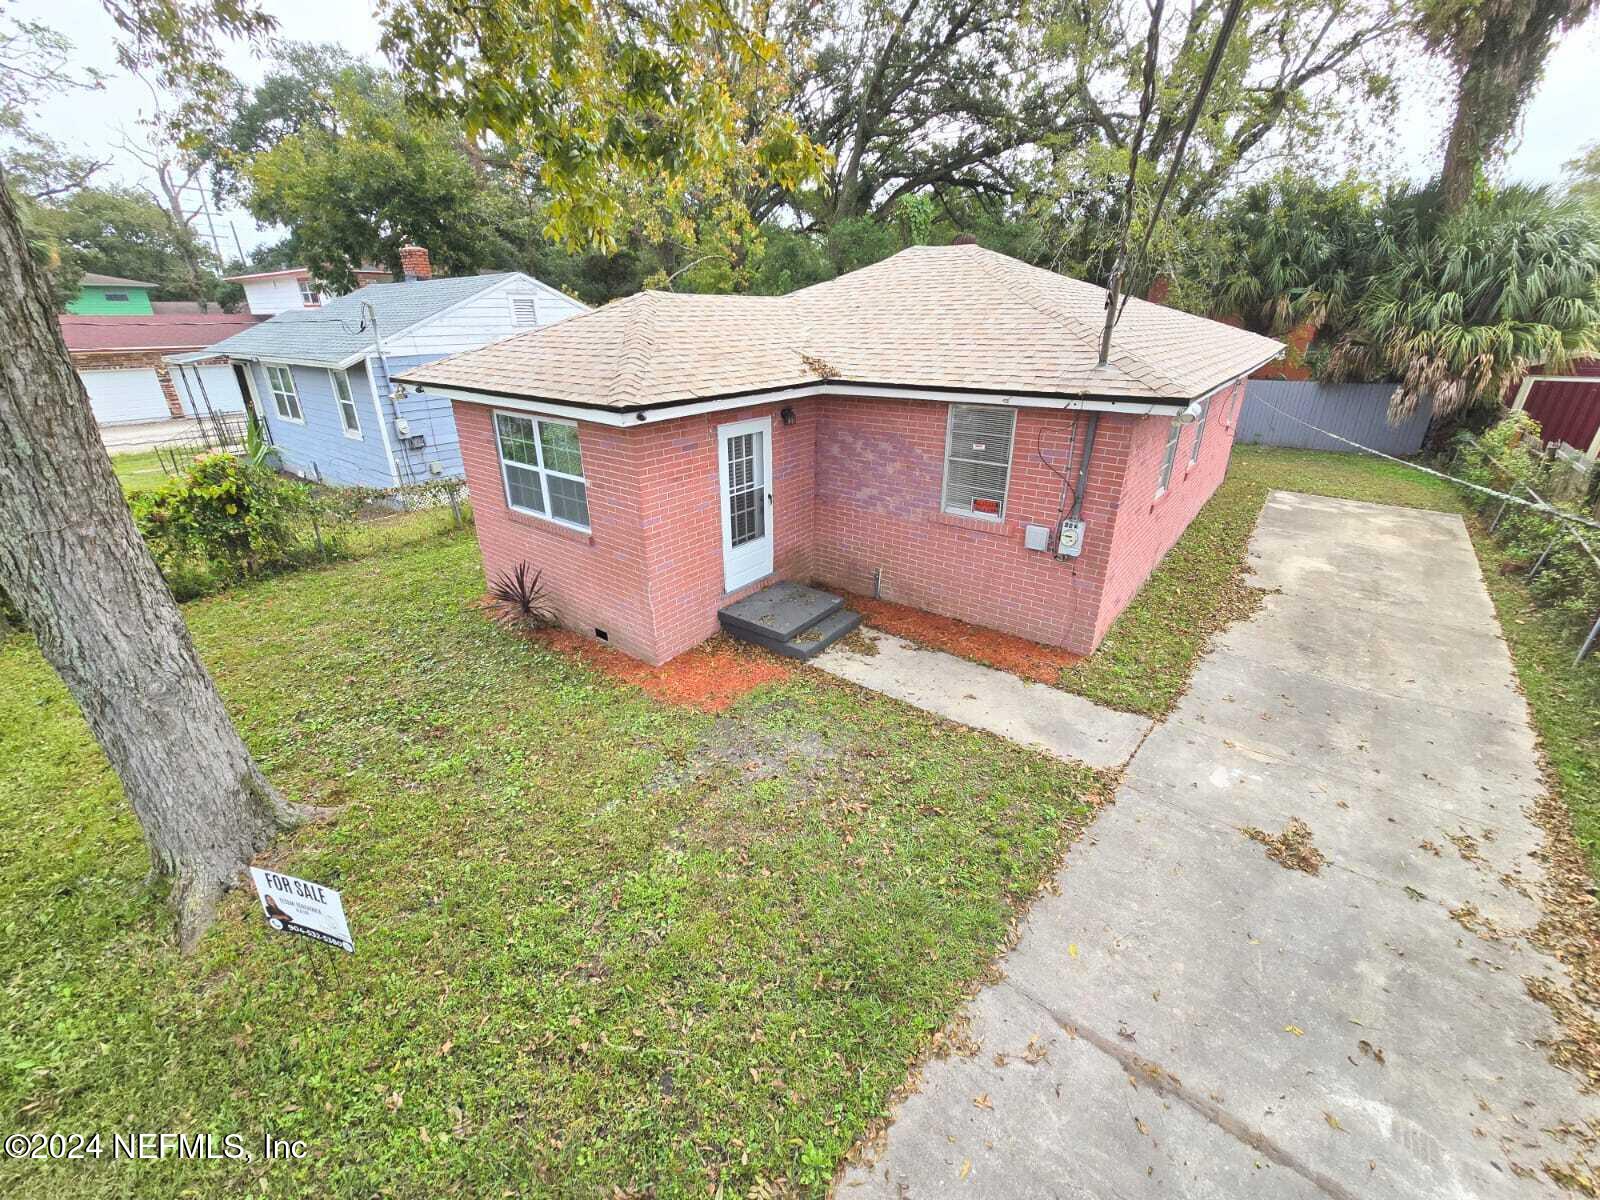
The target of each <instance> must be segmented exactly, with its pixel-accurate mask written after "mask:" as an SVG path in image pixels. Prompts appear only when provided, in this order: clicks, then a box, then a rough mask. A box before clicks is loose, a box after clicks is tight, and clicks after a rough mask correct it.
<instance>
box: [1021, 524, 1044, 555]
mask: <svg viewBox="0 0 1600 1200" xmlns="http://www.w3.org/2000/svg"><path fill="white" fill-rule="evenodd" d="M1022 544H1023V546H1025V547H1026V548H1027V549H1029V550H1048V549H1050V526H1048V525H1024V526H1023V527H1022Z"/></svg>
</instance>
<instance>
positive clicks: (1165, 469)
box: [1156, 417, 1183, 499]
mask: <svg viewBox="0 0 1600 1200" xmlns="http://www.w3.org/2000/svg"><path fill="white" fill-rule="evenodd" d="M1182 439H1183V425H1182V424H1181V423H1180V422H1179V421H1178V418H1177V417H1173V418H1172V432H1171V433H1169V434H1168V435H1167V448H1166V449H1165V450H1163V451H1162V452H1161V475H1160V477H1159V478H1158V479H1157V480H1156V497H1157V498H1158V499H1159V498H1160V497H1162V496H1165V495H1166V494H1167V488H1168V487H1169V486H1171V484H1172V464H1173V463H1174V462H1176V461H1177V458H1178V443H1179V442H1180V441H1181V440H1182Z"/></svg>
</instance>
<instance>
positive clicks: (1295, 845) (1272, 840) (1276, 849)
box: [1240, 817, 1328, 875]
mask: <svg viewBox="0 0 1600 1200" xmlns="http://www.w3.org/2000/svg"><path fill="white" fill-rule="evenodd" d="M1240 832H1242V833H1243V834H1244V835H1245V837H1247V838H1249V839H1250V840H1251V841H1252V842H1260V843H1261V844H1262V845H1263V846H1265V847H1266V848H1267V857H1268V858H1270V859H1271V860H1272V861H1273V862H1275V863H1277V864H1278V865H1279V866H1280V867H1284V868H1285V869H1287V870H1290V871H1304V872H1305V873H1306V874H1307V875H1316V874H1318V873H1319V872H1321V870H1322V864H1323V863H1325V862H1327V861H1328V860H1327V859H1326V858H1325V857H1324V856H1323V854H1322V851H1320V850H1318V849H1317V848H1316V846H1314V845H1313V844H1312V842H1311V828H1310V826H1308V825H1307V824H1306V823H1305V822H1304V821H1302V820H1301V819H1300V818H1299V817H1290V818H1289V823H1288V824H1287V825H1285V826H1284V827H1283V832H1282V833H1268V832H1267V831H1266V830H1264V829H1256V828H1254V827H1253V826H1252V827H1250V828H1247V829H1243V830H1241V831H1240Z"/></svg>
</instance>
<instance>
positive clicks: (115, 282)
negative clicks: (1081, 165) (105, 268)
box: [78, 271, 161, 288]
mask: <svg viewBox="0 0 1600 1200" xmlns="http://www.w3.org/2000/svg"><path fill="white" fill-rule="evenodd" d="M78 282H79V283H81V284H84V285H86V286H88V287H136V288H155V287H160V286H161V285H160V284H159V283H147V282H146V281H144V280H143V279H124V278H123V277H122V276H121V275H96V274H95V273H94V272H93V271H85V272H84V273H83V276H82V278H80V279H79V280H78Z"/></svg>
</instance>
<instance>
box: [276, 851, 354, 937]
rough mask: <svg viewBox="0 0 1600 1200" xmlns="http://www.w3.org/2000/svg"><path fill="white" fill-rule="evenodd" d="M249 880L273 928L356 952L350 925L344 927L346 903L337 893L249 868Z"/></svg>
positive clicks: (287, 877)
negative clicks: (251, 881) (251, 880)
mask: <svg viewBox="0 0 1600 1200" xmlns="http://www.w3.org/2000/svg"><path fill="white" fill-rule="evenodd" d="M250 878H252V879H254V880H255V883H256V894H257V895H258V896H260V897H261V911H262V912H263V913H265V914H266V916H267V924H268V925H270V926H272V928H274V929H276V930H279V931H280V932H282V933H298V934H299V935H300V936H301V937H308V938H311V939H312V940H313V941H318V942H324V943H326V944H327V945H329V946H338V947H339V948H340V949H341V950H348V951H349V952H351V953H352V954H353V953H355V948H356V944H355V942H354V941H353V940H352V939H351V937H350V926H349V925H347V924H345V920H344V904H343V903H342V902H341V901H340V900H339V893H338V892H336V891H334V890H333V889H332V888H329V887H323V886H322V885H321V884H320V883H312V882H311V881H310V880H309V879H296V878H295V877H294V876H293V875H280V874H278V872H276V871H263V870H261V869H260V868H259V867H251V868H250Z"/></svg>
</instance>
